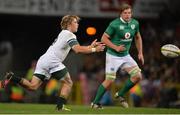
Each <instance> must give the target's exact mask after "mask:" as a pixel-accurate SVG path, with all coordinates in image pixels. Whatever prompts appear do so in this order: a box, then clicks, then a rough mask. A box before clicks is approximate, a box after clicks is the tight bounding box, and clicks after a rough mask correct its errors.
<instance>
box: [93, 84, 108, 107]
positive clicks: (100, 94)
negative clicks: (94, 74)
mask: <svg viewBox="0 0 180 115" xmlns="http://www.w3.org/2000/svg"><path fill="white" fill-rule="evenodd" d="M105 92H106V89H105V88H104V86H103V85H102V84H101V85H100V86H99V88H98V91H97V94H96V97H95V99H94V101H93V103H96V104H97V103H99V101H100V100H101V98H102V96H103V95H104V93H105Z"/></svg>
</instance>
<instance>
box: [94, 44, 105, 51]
mask: <svg viewBox="0 0 180 115" xmlns="http://www.w3.org/2000/svg"><path fill="white" fill-rule="evenodd" d="M95 48H96V52H101V51H104V48H105V44H103V43H99V44H98V45H97V46H96V47H95Z"/></svg>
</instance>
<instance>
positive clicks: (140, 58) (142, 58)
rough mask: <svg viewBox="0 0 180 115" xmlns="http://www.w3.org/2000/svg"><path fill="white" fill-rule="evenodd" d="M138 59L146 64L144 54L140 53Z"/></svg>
mask: <svg viewBox="0 0 180 115" xmlns="http://www.w3.org/2000/svg"><path fill="white" fill-rule="evenodd" d="M138 59H139V60H140V61H141V64H142V65H144V56H143V54H142V53H139V54H138Z"/></svg>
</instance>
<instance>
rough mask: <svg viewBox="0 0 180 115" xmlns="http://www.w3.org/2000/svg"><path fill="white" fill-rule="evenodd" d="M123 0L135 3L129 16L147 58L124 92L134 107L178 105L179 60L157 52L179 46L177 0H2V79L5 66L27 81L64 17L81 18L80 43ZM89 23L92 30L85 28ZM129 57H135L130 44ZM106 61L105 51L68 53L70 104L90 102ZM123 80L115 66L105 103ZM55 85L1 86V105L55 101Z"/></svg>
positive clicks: (103, 25) (114, 13)
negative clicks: (31, 88)
mask: <svg viewBox="0 0 180 115" xmlns="http://www.w3.org/2000/svg"><path fill="white" fill-rule="evenodd" d="M123 2H127V3H129V4H131V5H132V6H133V16H134V18H136V19H138V20H139V22H140V31H141V34H142V37H143V44H144V56H145V65H144V66H142V67H141V68H142V70H143V71H142V72H143V77H144V78H143V80H142V81H141V82H140V83H139V84H138V85H136V86H135V87H133V88H132V89H131V91H130V92H129V93H128V95H127V99H128V100H129V103H130V104H131V106H135V107H161V108H162V107H164V108H180V58H179V57H178V58H173V59H168V58H165V57H163V56H162V55H161V53H160V47H161V46H162V45H164V44H167V43H170V44H175V45H177V46H179V47H180V9H179V6H180V1H179V0H0V76H1V77H0V79H2V78H3V76H4V75H5V72H6V71H9V70H12V71H13V72H14V73H15V74H17V75H19V76H21V77H26V78H27V79H29V80H30V79H31V75H32V74H33V69H34V66H35V64H36V60H37V59H38V58H39V57H40V56H41V55H42V54H43V53H44V52H45V51H46V50H47V48H48V47H49V46H50V45H51V44H52V42H53V41H54V39H55V38H56V37H57V35H58V33H59V32H60V31H61V29H60V26H59V23H60V20H61V17H62V16H63V15H66V14H75V15H79V16H80V17H81V21H80V27H79V30H78V32H77V33H76V35H77V37H78V41H79V42H80V44H83V45H86V44H89V43H90V42H91V41H92V40H94V39H96V38H97V39H98V40H99V41H100V38H101V35H102V34H103V32H104V30H105V29H106V27H107V26H108V24H109V22H110V21H111V20H113V19H114V18H116V17H118V15H119V13H118V7H119V5H120V4H121V3H123ZM88 27H94V28H95V31H94V29H92V30H93V31H91V29H89V30H90V31H89V30H88V31H87V28H88ZM87 32H90V34H88V33H87ZM131 55H132V56H133V57H134V58H135V59H136V58H137V57H136V56H137V51H136V48H135V46H134V45H133V46H132V48H131ZM104 60H105V52H103V53H95V54H89V55H82V54H75V53H74V52H72V51H71V52H70V54H69V56H68V58H67V59H66V60H65V62H64V63H65V65H67V68H68V69H69V71H70V73H71V77H72V79H73V81H74V86H73V90H72V94H71V96H70V99H69V102H68V103H69V104H74V105H76V104H85V105H89V104H90V102H91V101H92V99H93V97H94V95H95V92H96V90H97V87H98V85H99V84H100V83H101V82H102V80H103V79H104V62H105V61H104ZM126 78H127V74H126V73H124V72H122V71H121V70H119V71H118V77H117V80H116V82H115V83H114V85H113V86H112V88H111V90H110V91H109V92H107V93H106V94H105V95H104V97H103V99H102V100H101V101H102V103H103V104H104V105H118V101H116V100H114V98H113V95H114V92H115V91H117V90H118V89H119V88H121V86H122V85H123V83H124V81H125V79H126ZM58 88H59V84H58V82H57V81H56V80H50V81H47V82H45V83H44V84H43V85H42V87H41V88H40V89H38V90H37V91H35V92H30V91H27V90H25V89H23V88H22V87H19V86H17V85H15V84H12V83H11V84H10V85H9V86H8V88H7V89H6V90H2V89H1V90H0V103H3V102H9V103H11V102H18V103H55V97H56V96H57V90H58Z"/></svg>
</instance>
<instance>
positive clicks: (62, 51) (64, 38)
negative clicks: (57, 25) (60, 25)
mask: <svg viewBox="0 0 180 115" xmlns="http://www.w3.org/2000/svg"><path fill="white" fill-rule="evenodd" d="M75 44H79V43H78V41H77V38H76V35H75V34H73V33H72V32H70V31H68V30H62V31H61V32H60V33H59V35H58V38H57V39H55V41H54V43H53V44H52V45H51V46H50V47H49V48H48V50H47V51H46V53H45V54H44V55H43V57H44V56H45V57H46V58H47V59H50V58H51V59H54V60H59V61H60V62H63V61H64V59H65V58H66V57H67V55H68V53H69V51H70V49H71V47H72V46H73V45H75ZM47 61H48V60H47Z"/></svg>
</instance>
